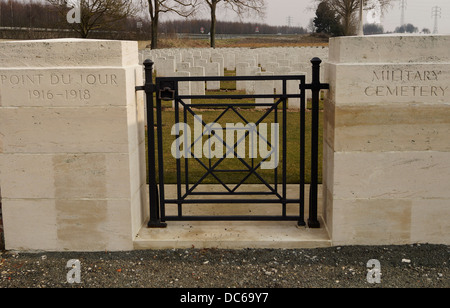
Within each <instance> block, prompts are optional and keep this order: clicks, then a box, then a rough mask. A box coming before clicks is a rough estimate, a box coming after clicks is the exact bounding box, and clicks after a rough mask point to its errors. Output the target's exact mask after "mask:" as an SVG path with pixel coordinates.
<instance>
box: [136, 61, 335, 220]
mask: <svg viewBox="0 0 450 308" xmlns="http://www.w3.org/2000/svg"><path fill="white" fill-rule="evenodd" d="M311 63H312V82H311V83H310V84H307V83H306V82H304V80H305V76H301V78H298V77H299V76H256V77H239V76H230V77H159V78H157V82H156V84H154V83H153V66H154V62H153V61H151V60H149V59H147V60H145V61H144V63H143V64H144V68H145V84H144V86H140V87H136V91H145V94H146V103H147V138H148V174H149V197H150V221H149V222H148V228H166V227H167V223H166V222H165V221H162V220H161V208H160V195H159V194H160V191H159V190H158V183H157V181H156V157H155V150H158V151H161V147H162V140H161V134H162V132H161V123H162V119H161V112H160V111H161V100H173V99H174V98H175V91H177V87H178V82H183V81H184V82H188V81H194V82H195V81H203V82H206V81H254V80H274V81H275V80H276V81H283V88H284V91H283V92H284V94H283V95H227V96H226V97H227V98H236V99H242V98H280V100H281V101H283V100H284V104H286V100H287V99H288V98H301V102H302V104H301V107H300V113H301V114H300V118H301V119H300V121H301V125H302V126H301V130H302V131H303V132H302V133H301V134H300V136H301V141H300V143H301V144H303V146H300V157H301V159H304V157H305V146H304V145H305V134H304V131H305V126H304V125H305V119H306V117H305V108H304V106H303V105H304V104H305V103H306V90H311V91H312V131H311V184H310V197H309V218H308V221H307V222H308V227H309V228H320V222H319V220H318V213H317V207H318V165H319V164H318V163H319V162H318V156H319V155H318V154H319V101H320V91H321V90H328V89H329V84H326V83H321V82H320V65H321V63H322V60H321V59H319V58H317V57H316V58H313V59H312V60H311ZM299 79H300V80H301V82H300V86H299V88H300V95H287V94H286V93H285V90H286V81H287V80H299ZM163 82H166V83H168V84H169V86H168V87H164V88H163V89H161V87H159V85H160V84H161V83H163ZM171 83H174V85H173V86H172V87H171ZM155 93H159V97H158V98H157V106H156V108H157V110H158V111H159V112H157V119H156V120H157V122H155V117H154V109H155V104H154V98H153V94H155ZM183 98H188V99H196V98H203V99H205V98H224V96H223V95H217V96H213V95H199V96H195V95H187V96H182V95H180V96H179V99H180V100H181V99H183ZM175 104H176V106H178V102H175ZM272 105H277V104H272ZM277 108H278V107H277ZM283 109H286V107H284V108H283ZM283 112H286V111H285V110H283ZM284 120H285V119H284ZM155 123H157V124H158V128H157V130H158V132H157V133H158V135H159V138H158V144H155V132H154V129H148V128H153V127H155ZM283 125H285V124H284V123H283ZM284 134H285V130H284ZM283 137H284V138H283V143H285V140H286V139H285V136H283ZM160 142H161V144H160ZM155 145H156V146H155ZM283 152H284V151H283ZM283 154H285V153H283ZM283 161H285V159H284V160H283ZM300 168H301V169H302V168H303V169H304V160H303V162H302V163H301V167H300ZM177 169H178V168H177ZM300 173H301V180H300V183H299V184H300V190H301V191H300V203H301V204H300V207H301V208H303V207H304V195H305V194H304V186H305V183H304V170H301V171H300ZM160 185H164V183H160ZM283 185H286V181H285V179H284V181H283ZM159 189H160V190H161V187H159ZM162 191H163V192H162V194H164V188H163V187H162ZM256 201H258V200H256ZM286 201H287V200H286V199H285V200H284V202H285V204H286ZM227 203H228V202H227ZM254 203H257V202H254ZM273 203H278V202H273ZM302 212H303V211H301V215H300V216H299V217H298V218H297V217H296V219H295V220H298V225H299V226H305V225H306V224H305V222H304V217H303V215H302ZM186 218H190V219H183V221H199V220H202V221H203V220H207V221H211V220H214V221H217V220H220V221H232V220H244V221H248V220H258V221H264V220H275V221H282V220H281V219H263V217H256V218H257V219H249V218H247V217H245V219H239V216H236V217H233V216H230V217H219V218H218V219H214V217H210V216H205V217H204V218H203V219H193V218H192V217H186ZM241 218H244V217H241ZM171 220H174V219H171ZM179 220H180V219H179ZM284 220H285V219H284Z"/></svg>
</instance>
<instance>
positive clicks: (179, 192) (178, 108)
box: [174, 82, 187, 217]
mask: <svg viewBox="0 0 450 308" xmlns="http://www.w3.org/2000/svg"><path fill="white" fill-rule="evenodd" d="M177 85H178V82H175V87H176V88H175V89H174V90H175V100H174V102H175V124H179V123H180V106H179V105H180V102H179V99H178V89H177V88H178V87H177ZM184 134H186V132H184ZM175 138H177V150H178V151H179V150H180V145H179V138H180V133H179V132H178V134H177V135H176V136H175ZM186 146H187V145H186V144H184V147H186ZM176 160H177V163H176V165H177V200H178V217H181V216H182V210H181V203H180V202H181V158H177V159H176Z"/></svg>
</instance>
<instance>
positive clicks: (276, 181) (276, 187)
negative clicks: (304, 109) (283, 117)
mask: <svg viewBox="0 0 450 308" xmlns="http://www.w3.org/2000/svg"><path fill="white" fill-rule="evenodd" d="M274 113H275V114H274V118H275V119H274V121H275V124H278V106H277V108H275V112H274ZM279 159H280V158H279V157H278V155H277V157H276V159H275V161H278V160H279ZM274 182H275V193H278V164H277V167H276V168H275V173H274Z"/></svg>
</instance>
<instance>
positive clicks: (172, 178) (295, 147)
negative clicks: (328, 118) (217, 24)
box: [155, 71, 323, 184]
mask: <svg viewBox="0 0 450 308" xmlns="http://www.w3.org/2000/svg"><path fill="white" fill-rule="evenodd" d="M226 75H227V76H233V75H234V72H229V71H228V72H226ZM235 89H236V82H235V81H227V82H222V84H221V90H220V91H216V92H208V94H214V95H217V94H220V93H224V92H226V93H228V94H245V93H240V92H239V91H236V90H235ZM202 101H206V100H192V103H193V104H199V103H201V102H202ZM224 101H225V100H215V101H214V102H217V103H224ZM208 102H210V103H211V102H212V101H211V100H208ZM227 102H232V103H244V102H245V103H250V102H254V99H252V100H246V101H244V100H236V101H232V100H227ZM322 106H323V102H322V101H321V105H320V107H321V108H322ZM309 107H310V104H309ZM193 111H194V112H195V113H196V114H197V115H198V116H202V119H203V121H204V122H205V123H212V122H215V120H216V119H217V118H218V117H219V115H221V113H222V112H223V111H224V109H223V108H222V109H207V108H205V109H201V110H199V109H196V110H195V109H194V110H193ZM237 111H238V112H239V113H240V114H241V116H242V117H244V118H245V119H246V120H247V121H248V122H249V123H256V122H257V121H259V120H260V118H261V117H263V116H264V115H265V113H266V112H267V111H266V110H260V109H255V108H241V109H238V110H237ZM155 116H156V113H155ZM274 117H275V115H274V112H272V113H270V115H268V116H267V118H265V119H264V120H263V121H262V122H261V123H267V124H268V128H269V130H268V136H269V138H270V139H269V140H268V141H269V142H270V141H271V132H270V127H271V125H270V124H271V123H273V122H274ZM319 117H320V122H319V123H320V127H319V182H320V183H321V182H322V157H323V154H322V144H323V134H322V133H323V129H322V123H323V113H322V112H321V113H320V115H319ZM155 118H156V117H155ZM162 118H163V121H162V122H163V130H162V131H163V138H162V139H163V149H164V151H163V153H164V158H163V160H164V177H165V183H166V184H176V182H177V175H176V159H175V158H174V157H173V156H172V153H171V146H172V144H173V142H174V141H175V140H176V138H175V136H172V135H171V130H172V127H173V125H174V124H175V123H176V120H175V111H174V109H172V102H163V112H162ZM278 121H279V123H280V162H279V168H278V170H277V176H278V183H280V181H281V179H282V168H281V167H282V125H283V121H282V111H281V110H279V111H278ZM179 122H184V113H183V111H182V110H180V111H179ZM186 122H187V123H188V124H189V125H190V127H191V128H192V130H193V127H194V117H193V116H192V115H191V114H190V113H189V112H187V121H186ZM217 123H218V124H220V125H221V126H222V127H225V126H226V123H243V124H245V123H244V121H243V120H242V119H241V118H240V117H239V116H238V115H237V114H236V113H235V112H233V111H231V110H229V111H228V112H227V113H226V114H224V115H223V116H222V118H221V119H220V120H219V121H217ZM286 125H287V133H286V144H287V147H286V149H287V150H286V154H287V159H286V165H287V173H286V179H287V183H288V184H295V183H299V179H300V111H299V110H288V112H287V116H286ZM193 133H194V132H192V135H193ZM155 135H156V128H155ZM192 138H193V137H192ZM223 138H224V139H225V138H226V134H225V133H224V136H223ZM207 140H208V136H204V137H203V140H202V142H201V144H202V145H203V144H205V143H206V144H207ZM236 140H237V139H235V142H236ZM193 141H194V140H193V139H192V142H193ZM206 146H207V145H206ZM310 148H311V112H310V111H309V110H308V111H307V112H306V151H305V152H306V166H305V167H306V183H309V182H310V169H311V153H310V152H311V151H310ZM268 150H270V148H269V147H268ZM246 152H247V155H246V157H247V158H245V159H244V162H245V163H247V164H248V165H247V166H245V164H244V163H242V162H241V161H240V160H239V159H236V158H233V159H229V158H227V159H225V160H223V161H222V162H221V163H220V165H219V166H218V167H217V168H216V170H246V169H247V168H248V166H256V165H257V164H258V163H259V162H260V161H261V158H259V159H254V160H253V161H252V159H250V158H248V157H249V156H250V155H249V138H247V139H246ZM258 157H260V155H258ZM200 161H201V163H203V164H204V165H205V166H207V167H208V166H210V164H211V166H214V164H215V163H217V162H218V161H219V159H216V158H214V159H211V160H209V159H207V158H202V159H200ZM185 163H186V160H185V159H181V162H180V164H181V171H182V173H181V182H182V183H185V182H186V181H188V182H189V183H196V182H197V181H198V180H200V179H201V177H202V176H203V175H204V174H205V173H206V172H207V171H206V169H205V167H204V166H202V164H201V163H200V162H198V161H197V160H196V159H194V158H191V159H188V162H187V164H188V168H189V177H188V178H186V176H185V172H184V171H185ZM252 163H253V165H252ZM256 172H257V173H258V174H259V175H260V176H261V177H262V178H264V179H265V181H267V182H268V183H271V184H273V183H274V181H275V170H262V169H261V168H259V169H258V170H257V171H256ZM247 173H248V172H241V171H239V172H215V173H214V174H215V175H216V176H217V177H218V178H219V179H220V180H221V181H223V182H224V183H227V184H232V183H234V184H236V183H239V182H241V180H242V179H243V178H244V177H245V176H246V175H247ZM157 176H158V173H157ZM202 183H203V184H218V183H219V181H218V180H217V179H216V178H214V177H213V176H212V175H208V176H207V177H206V178H205V179H204V180H203V181H202ZM244 184H261V181H260V180H259V179H258V178H257V177H256V176H255V175H252V176H250V177H249V178H248V179H247V180H246V181H245V182H244Z"/></svg>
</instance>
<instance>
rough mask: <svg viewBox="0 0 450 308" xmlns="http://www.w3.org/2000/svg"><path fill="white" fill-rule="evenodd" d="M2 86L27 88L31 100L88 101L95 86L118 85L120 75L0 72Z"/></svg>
mask: <svg viewBox="0 0 450 308" xmlns="http://www.w3.org/2000/svg"><path fill="white" fill-rule="evenodd" d="M0 86H2V87H9V88H20V89H23V88H26V89H28V90H27V96H28V99H30V100H44V101H46V100H47V101H51V100H55V99H64V100H68V101H73V100H79V101H88V100H90V99H91V98H92V93H91V91H92V88H93V87H99V86H118V77H117V75H115V74H108V73H86V74H69V73H51V74H0Z"/></svg>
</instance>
